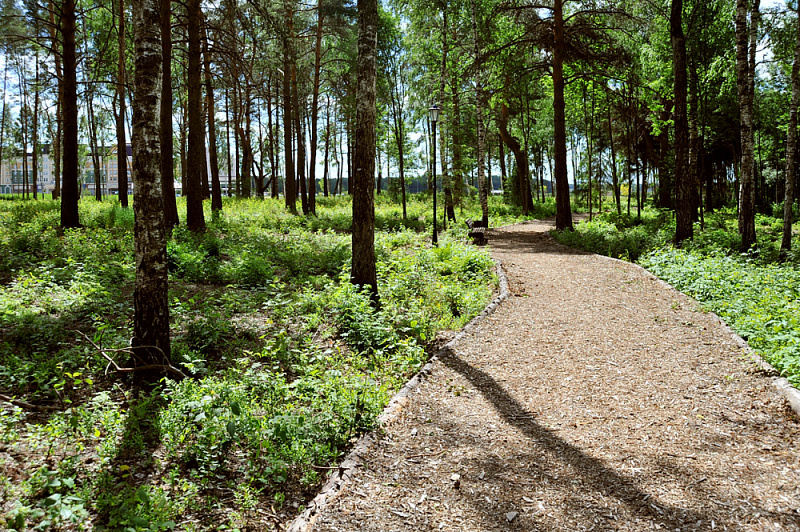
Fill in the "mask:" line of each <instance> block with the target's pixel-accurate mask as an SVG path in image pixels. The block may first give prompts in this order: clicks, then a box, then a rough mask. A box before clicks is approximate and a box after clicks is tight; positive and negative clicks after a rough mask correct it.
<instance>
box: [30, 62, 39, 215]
mask: <svg viewBox="0 0 800 532" xmlns="http://www.w3.org/2000/svg"><path fill="white" fill-rule="evenodd" d="M35 61H36V83H35V84H34V86H33V124H32V126H33V128H32V129H33V132H32V133H31V137H32V139H33V142H32V144H33V148H32V150H31V151H32V152H33V161H32V162H33V165H32V167H31V170H32V172H31V184H32V185H33V199H37V198H38V197H39V190H38V189H39V50H38V48H37V49H36V58H35Z"/></svg>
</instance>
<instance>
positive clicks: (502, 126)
mask: <svg viewBox="0 0 800 532" xmlns="http://www.w3.org/2000/svg"><path fill="white" fill-rule="evenodd" d="M497 126H498V131H499V132H500V139H502V141H503V143H505V145H506V146H508V149H509V150H511V153H513V154H514V161H515V162H516V165H517V176H518V179H517V181H518V187H519V188H518V191H519V192H518V193H519V201H520V205H521V206H522V214H523V215H525V216H527V215H529V214H530V213H531V209H532V205H530V204H528V202H527V201H526V200H525V198H526V197H528V195H527V194H525V193H524V191H523V183H524V182H525V181H528V180H529V173H530V168H529V166H528V157H527V155H526V154H525V152H523V151H522V147H521V146H520V144H519V141H518V140H517V139H516V138H514V137H513V136H512V135H511V133H510V132H509V131H508V106H507V105H506V103H505V102H500V117H499V119H498V121H497ZM503 166H505V164H504V165H503Z"/></svg>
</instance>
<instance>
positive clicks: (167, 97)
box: [123, 0, 178, 231]
mask: <svg viewBox="0 0 800 532" xmlns="http://www.w3.org/2000/svg"><path fill="white" fill-rule="evenodd" d="M160 1H161V6H160V8H161V9H160V11H161V13H160V14H161V112H160V116H159V121H160V126H161V127H160V137H159V138H160V140H161V186H162V192H163V196H164V224H165V225H166V228H167V231H171V230H172V228H173V227H176V226H177V225H178V204H177V201H176V199H175V166H174V163H173V155H174V154H173V149H172V12H171V9H170V8H171V4H172V3H171V0H160ZM123 134H124V132H123Z"/></svg>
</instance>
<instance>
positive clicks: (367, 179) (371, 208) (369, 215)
mask: <svg viewBox="0 0 800 532" xmlns="http://www.w3.org/2000/svg"><path fill="white" fill-rule="evenodd" d="M377 53H378V0H358V60H357V85H356V86H357V89H356V90H357V93H356V135H355V136H356V138H355V147H356V151H355V154H354V158H355V161H354V162H355V173H354V175H353V178H352V179H351V180H350V181H352V192H353V262H352V267H351V271H350V280H351V282H352V283H353V284H355V285H358V286H362V287H365V288H369V290H370V294H371V298H372V301H373V303H374V304H376V305H377V304H379V298H378V277H377V270H376V259H375V202H374V201H375V200H374V198H375V196H374V194H375V151H376V149H375V146H376V142H377V139H376V136H375V119H376V115H377V108H376V96H375V86H376V79H377V66H376V64H377V57H376V56H377Z"/></svg>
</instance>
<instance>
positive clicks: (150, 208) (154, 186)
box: [131, 0, 199, 380]
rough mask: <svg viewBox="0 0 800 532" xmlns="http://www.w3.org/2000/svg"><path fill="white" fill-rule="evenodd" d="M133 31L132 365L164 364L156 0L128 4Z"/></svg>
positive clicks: (145, 374) (165, 320)
mask: <svg viewBox="0 0 800 532" xmlns="http://www.w3.org/2000/svg"><path fill="white" fill-rule="evenodd" d="M133 28H134V44H135V68H136V70H135V78H134V87H135V88H134V100H133V120H132V123H131V125H132V128H131V144H132V145H133V177H134V180H133V183H134V194H133V195H134V203H133V209H134V236H135V250H134V253H135V260H136V281H135V286H134V293H133V306H134V316H133V334H134V338H133V342H132V347H133V348H134V357H133V358H134V362H135V363H136V365H137V366H140V367H147V366H158V365H161V366H163V365H165V364H168V363H169V357H170V339H169V291H168V281H167V239H166V227H165V223H164V194H163V188H162V186H161V166H160V165H161V157H160V151H161V147H160V127H159V123H160V117H159V99H160V97H161V79H162V77H161V29H160V8H159V0H133ZM198 67H199V65H198ZM198 74H199V72H198ZM159 373H160V372H158V371H152V370H150V371H141V372H139V375H138V376H139V377H142V378H143V379H147V380H153V379H154V378H157V377H159V376H160V374H159Z"/></svg>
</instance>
